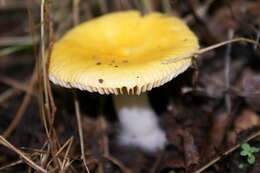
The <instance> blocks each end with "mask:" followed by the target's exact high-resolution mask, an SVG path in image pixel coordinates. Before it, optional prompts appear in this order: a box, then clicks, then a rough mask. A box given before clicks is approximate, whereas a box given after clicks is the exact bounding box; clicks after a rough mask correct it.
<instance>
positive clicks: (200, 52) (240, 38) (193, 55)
mask: <svg viewBox="0 0 260 173" xmlns="http://www.w3.org/2000/svg"><path fill="white" fill-rule="evenodd" d="M234 42H246V43H250V44H254V45H257V46H258V47H260V43H258V42H256V41H255V40H251V39H248V38H244V37H238V38H233V39H231V40H227V41H223V42H220V43H217V44H214V45H211V46H208V47H205V48H202V49H199V50H198V51H196V52H194V53H190V54H188V55H184V56H182V57H175V58H169V59H167V60H165V61H163V62H162V64H170V63H176V62H179V61H182V60H187V59H192V58H193V57H197V56H198V55H201V54H203V53H205V52H208V51H210V50H213V49H216V48H219V47H222V46H224V45H227V44H230V43H234Z"/></svg>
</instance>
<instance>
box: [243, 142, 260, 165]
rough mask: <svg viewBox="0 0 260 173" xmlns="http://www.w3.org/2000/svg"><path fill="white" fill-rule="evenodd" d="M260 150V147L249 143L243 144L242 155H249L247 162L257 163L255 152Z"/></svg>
mask: <svg viewBox="0 0 260 173" xmlns="http://www.w3.org/2000/svg"><path fill="white" fill-rule="evenodd" d="M259 151H260V148H257V147H253V146H250V145H249V144H248V143H244V144H242V145H241V152H240V155H241V156H244V157H247V163H248V164H250V165H252V164H254V163H255V154H256V153H258V152H259Z"/></svg>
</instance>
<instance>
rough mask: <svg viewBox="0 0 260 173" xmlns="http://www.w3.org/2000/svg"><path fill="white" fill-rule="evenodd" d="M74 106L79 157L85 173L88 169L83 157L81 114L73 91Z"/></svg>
mask: <svg viewBox="0 0 260 173" xmlns="http://www.w3.org/2000/svg"><path fill="white" fill-rule="evenodd" d="M74 107H75V113H76V118H77V124H78V133H79V140H80V151H81V158H82V160H83V164H84V166H85V170H86V171H87V173H89V169H88V166H87V161H86V157H85V147H84V138H83V130H82V125H81V122H82V121H81V114H80V108H79V102H78V99H77V97H76V94H75V93H74Z"/></svg>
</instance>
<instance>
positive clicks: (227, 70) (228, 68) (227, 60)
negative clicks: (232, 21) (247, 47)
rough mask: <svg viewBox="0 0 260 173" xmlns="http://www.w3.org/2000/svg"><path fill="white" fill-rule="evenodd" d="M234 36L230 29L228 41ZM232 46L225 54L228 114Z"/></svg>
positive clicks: (227, 108) (228, 47) (229, 110)
mask: <svg viewBox="0 0 260 173" xmlns="http://www.w3.org/2000/svg"><path fill="white" fill-rule="evenodd" d="M233 36H234V30H233V29H230V30H229V32H228V39H229V40H230V39H232V38H233ZM230 54H231V44H228V45H227V49H226V53H225V87H226V91H227V92H226V93H225V104H226V110H227V113H228V114H230V113H231V106H232V105H231V96H230V93H229V88H230V63H231V62H230V61H231V60H230V59H231V57H230V56H231V55H230Z"/></svg>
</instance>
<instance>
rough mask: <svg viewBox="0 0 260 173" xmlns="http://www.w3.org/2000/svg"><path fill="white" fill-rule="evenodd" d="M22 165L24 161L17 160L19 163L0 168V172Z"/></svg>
mask: <svg viewBox="0 0 260 173" xmlns="http://www.w3.org/2000/svg"><path fill="white" fill-rule="evenodd" d="M21 163H23V161H22V160H17V161H15V162H12V163H10V164H8V165H5V166H2V167H0V171H3V170H5V169H8V168H11V167H13V166H16V165H19V164H21Z"/></svg>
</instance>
